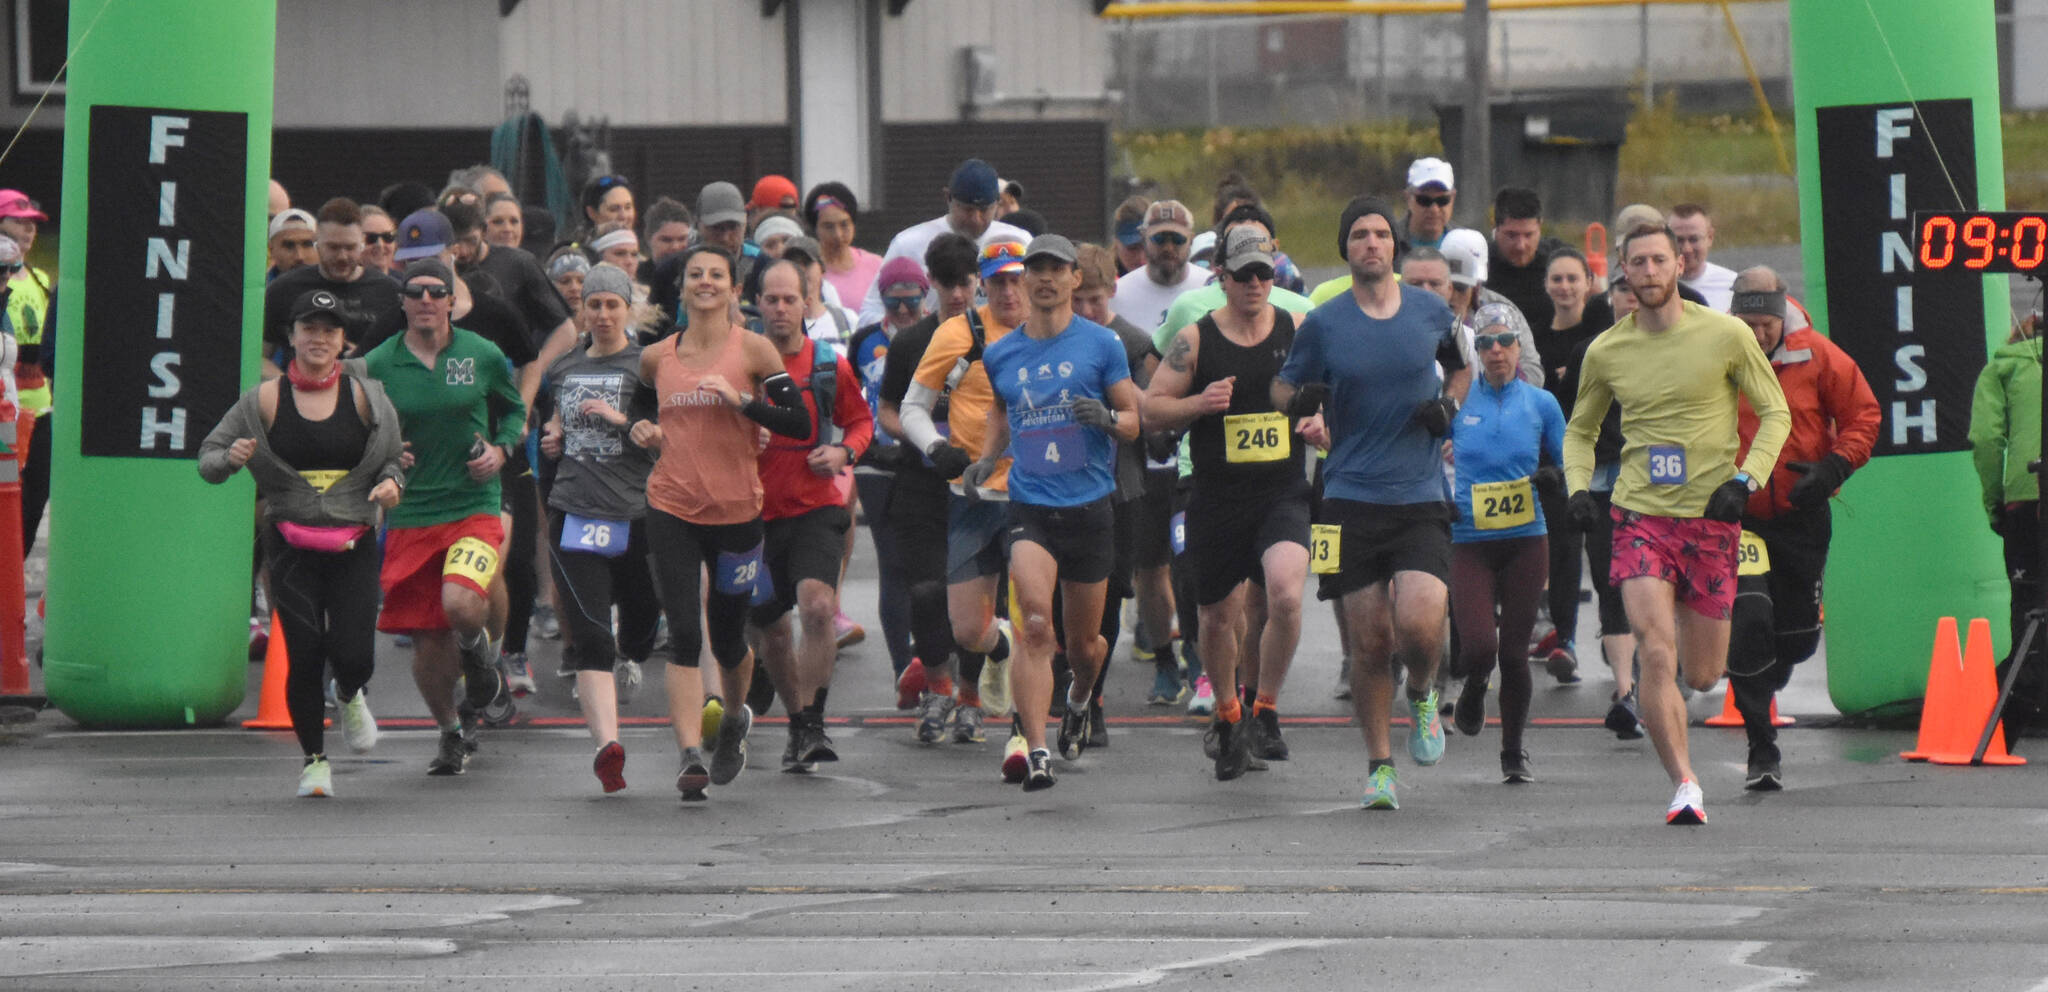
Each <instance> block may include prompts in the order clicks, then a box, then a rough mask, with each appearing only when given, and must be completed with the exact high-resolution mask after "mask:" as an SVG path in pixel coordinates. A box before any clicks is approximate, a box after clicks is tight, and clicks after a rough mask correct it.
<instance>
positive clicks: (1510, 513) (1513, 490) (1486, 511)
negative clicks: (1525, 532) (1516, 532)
mask: <svg viewBox="0 0 2048 992" xmlns="http://www.w3.org/2000/svg"><path fill="white" fill-rule="evenodd" d="M1535 522H1536V500H1535V499H1534V498H1532V497H1531V496H1530V494H1529V477H1528V476H1526V475H1525V476H1523V477H1521V478H1519V479H1510V480H1508V481H1506V482H1475V483H1473V484H1472V526H1474V527H1477V528H1479V529H1480V530H1507V529H1508V528H1510V527H1520V526H1522V525H1523V524H1531V523H1535Z"/></svg>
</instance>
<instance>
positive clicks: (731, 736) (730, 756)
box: [711, 703, 754, 785]
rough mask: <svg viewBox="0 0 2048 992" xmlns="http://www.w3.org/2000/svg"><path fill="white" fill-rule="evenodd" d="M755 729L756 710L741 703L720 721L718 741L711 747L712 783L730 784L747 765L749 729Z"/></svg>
mask: <svg viewBox="0 0 2048 992" xmlns="http://www.w3.org/2000/svg"><path fill="white" fill-rule="evenodd" d="M752 729H754V711H753V710H751V709H749V708H747V705H746V704H745V703H741V704H740V707H739V709H736V710H727V711H726V714H725V718H724V719H722V720H720V721H719V722H718V741H717V743H716V744H714V745H713V746H712V748H711V784H712V785H730V784H731V783H732V780H733V779H736V778H739V777H740V772H741V771H743V770H745V769H746V767H747V731H749V730H752Z"/></svg>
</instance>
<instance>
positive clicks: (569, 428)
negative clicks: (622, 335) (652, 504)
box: [548, 345, 654, 520]
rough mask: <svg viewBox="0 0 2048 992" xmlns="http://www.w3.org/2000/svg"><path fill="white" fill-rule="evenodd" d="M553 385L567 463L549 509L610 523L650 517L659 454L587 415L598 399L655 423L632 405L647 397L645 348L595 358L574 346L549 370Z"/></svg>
mask: <svg viewBox="0 0 2048 992" xmlns="http://www.w3.org/2000/svg"><path fill="white" fill-rule="evenodd" d="M548 381H549V382H550V383H552V384H553V389H554V395H555V406H556V408H557V409H559V410H560V411H561V417H562V461H561V465H560V467H559V468H557V469H556V472H555V488H554V491H553V492H551V493H550V494H549V495H548V506H550V507H553V508H554V509H557V510H561V511H563V512H565V513H574V514H576V515H578V516H584V517H593V518H599V519H605V520H638V519H640V518H641V517H644V516H646V515H647V473H648V472H650V471H652V470H653V468H654V452H652V451H649V450H647V449H646V448H642V447H640V446H639V445H637V444H634V443H633V439H632V438H631V437H629V436H628V435H629V433H630V431H629V429H628V428H627V427H614V426H612V424H611V422H610V421H608V420H605V419H604V418H602V417H598V416H594V415H589V414H585V413H583V412H582V407H583V402H584V401H585V400H590V399H599V400H603V401H605V402H606V403H609V404H611V406H612V408H613V409H615V410H623V411H625V413H626V415H627V416H629V417H631V418H632V420H652V419H654V411H653V410H647V409H637V408H635V407H634V405H633V404H634V403H635V398H636V397H639V396H641V395H642V390H641V389H640V349H639V348H635V347H632V346H630V345H628V346H627V347H625V348H622V349H620V350H618V351H616V352H614V353H612V354H609V355H605V356H604V357H602V358H592V357H590V354H589V353H588V351H586V350H585V349H584V348H580V347H579V348H575V349H573V350H571V351H570V352H569V353H568V354H565V355H563V356H562V357H560V358H557V359H555V363H554V364H553V365H550V366H548ZM641 402H645V401H644V400H641ZM630 423H631V421H628V424H629V425H630Z"/></svg>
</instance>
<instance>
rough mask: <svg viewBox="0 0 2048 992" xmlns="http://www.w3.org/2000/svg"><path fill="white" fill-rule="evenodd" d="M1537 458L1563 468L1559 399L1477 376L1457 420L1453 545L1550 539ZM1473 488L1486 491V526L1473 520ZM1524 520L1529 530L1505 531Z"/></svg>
mask: <svg viewBox="0 0 2048 992" xmlns="http://www.w3.org/2000/svg"><path fill="white" fill-rule="evenodd" d="M1539 453H1540V454H1545V455H1549V456H1550V463H1551V464H1552V465H1559V466H1562V465H1563V464H1564V411H1563V410H1562V409H1560V408H1559V407H1558V405H1557V397H1555V396H1552V395H1550V393H1548V392H1546V391H1545V390H1543V389H1541V388H1539V387H1537V386H1531V385H1529V384H1528V383H1526V382H1523V381H1522V380H1520V379H1510V380H1508V384H1507V385H1506V386H1505V387H1502V388H1500V389H1495V388H1494V387H1493V386H1492V385H1491V384H1489V383H1488V382H1487V381H1486V379H1485V377H1483V376H1481V377H1476V378H1475V379H1474V380H1473V382H1472V391H1471V392H1470V393H1467V394H1466V396H1465V406H1464V407H1463V408H1462V409H1460V410H1459V411H1458V415H1457V416H1456V417H1455V418H1453V419H1452V420H1451V454H1452V455H1453V461H1454V462H1455V463H1456V468H1457V477H1458V490H1457V497H1458V519H1457V520H1456V521H1455V522H1454V523H1452V524H1451V540H1453V541H1456V542H1458V543H1460V544H1464V543H1467V542H1471V541H1499V540H1502V539H1504V538H1510V537H1541V536H1543V535H1544V534H1546V533H1548V532H1549V531H1548V529H1547V528H1546V527H1545V526H1544V523H1543V507H1542V506H1541V505H1540V504H1538V503H1537V501H1536V491H1535V487H1534V485H1533V484H1531V482H1530V481H1529V477H1530V476H1531V475H1532V474H1534V473H1535V471H1536V466H1537V465H1538V464H1539V461H1538V455H1539ZM1474 485H1478V486H1480V487H1481V488H1482V493H1481V498H1480V502H1479V507H1478V509H1479V511H1480V516H1482V517H1484V518H1485V519H1484V520H1481V519H1479V518H1477V517H1474V516H1473V503H1472V487H1473V486H1474ZM1525 516H1526V517H1529V518H1530V519H1529V520H1528V522H1527V523H1519V524H1513V526H1506V525H1507V524H1511V523H1513V522H1514V521H1517V520H1520V519H1521V518H1523V517H1525ZM1482 523H1483V524H1485V526H1481V524H1482Z"/></svg>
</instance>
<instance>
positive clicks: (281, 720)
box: [242, 610, 333, 730]
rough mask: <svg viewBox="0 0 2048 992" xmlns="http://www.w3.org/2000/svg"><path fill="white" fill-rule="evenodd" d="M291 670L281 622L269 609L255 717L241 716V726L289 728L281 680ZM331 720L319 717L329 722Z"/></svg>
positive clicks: (290, 720) (289, 723)
mask: <svg viewBox="0 0 2048 992" xmlns="http://www.w3.org/2000/svg"><path fill="white" fill-rule="evenodd" d="M290 674H291V659H290V658H289V657H288V656H286V654H285V650H284V625H283V624H280V623H278V621H277V611H275V610H272V611H271V613H270V646H269V647H267V648H265V649H264V651H263V688H262V689H261V690H260V691H259V692H258V694H257V698H256V718H255V719H253V720H243V721H242V729H244V730H290V729H292V711H291V707H290V706H288V705H286V704H285V700H284V683H285V679H286V677H287V676H289V675H290ZM332 722H333V721H331V720H330V721H323V723H332Z"/></svg>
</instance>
